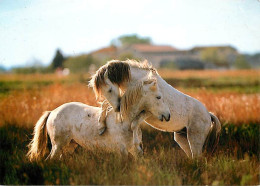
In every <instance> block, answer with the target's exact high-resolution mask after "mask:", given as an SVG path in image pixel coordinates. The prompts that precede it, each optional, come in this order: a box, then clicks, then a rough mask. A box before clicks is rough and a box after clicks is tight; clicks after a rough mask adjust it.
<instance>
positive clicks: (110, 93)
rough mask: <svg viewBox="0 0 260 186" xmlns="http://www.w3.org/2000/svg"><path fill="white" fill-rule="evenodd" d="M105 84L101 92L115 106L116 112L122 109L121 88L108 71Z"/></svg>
mask: <svg viewBox="0 0 260 186" xmlns="http://www.w3.org/2000/svg"><path fill="white" fill-rule="evenodd" d="M104 82H105V83H104V85H103V86H101V87H100V94H101V95H102V96H104V97H105V98H106V99H107V101H108V102H109V103H110V104H111V106H112V107H113V108H114V110H115V112H119V111H120V90H119V87H118V85H117V84H114V83H112V82H111V81H110V80H109V78H108V74H107V71H106V72H105V74H104Z"/></svg>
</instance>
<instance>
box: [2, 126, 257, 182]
mask: <svg viewBox="0 0 260 186" xmlns="http://www.w3.org/2000/svg"><path fill="white" fill-rule="evenodd" d="M31 133H32V128H23V127H17V126H14V125H7V124H6V125H5V126H3V127H1V128H0V138H1V144H0V145H1V151H0V158H1V165H0V166H1V168H0V170H1V175H0V184H113V185H118V184H131V185H146V184H152V185H174V184H185V185H186V184H196V185H197V184H241V185H244V184H259V183H260V182H259V179H258V178H259V171H257V170H258V168H259V124H250V125H249V124H247V125H240V126H235V125H232V124H226V125H225V126H223V129H222V133H221V137H220V142H219V145H218V148H217V150H216V152H215V153H214V154H213V155H212V156H206V157H204V158H200V159H195V160H191V159H187V158H186V157H185V155H184V153H183V152H182V151H181V150H180V148H179V147H178V145H177V144H176V143H175V142H174V140H173V133H164V132H160V131H156V130H154V129H151V128H148V129H144V130H143V139H144V147H145V149H144V151H145V155H144V157H143V158H140V159H138V160H136V161H134V160H133V158H131V157H128V159H127V160H125V159H122V158H120V157H119V156H118V155H117V154H113V153H108V152H102V151H98V150H96V151H94V152H88V151H86V150H84V149H81V148H77V149H76V152H75V153H74V154H73V155H72V156H68V157H67V158H66V159H63V160H61V161H48V162H45V161H41V162H38V163H31V162H29V161H28V159H27V158H26V156H25V154H26V153H27V150H28V149H27V145H28V143H29V141H30V139H31V138H32V136H31Z"/></svg>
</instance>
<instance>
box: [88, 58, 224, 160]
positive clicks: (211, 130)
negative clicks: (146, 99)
mask: <svg viewBox="0 0 260 186" xmlns="http://www.w3.org/2000/svg"><path fill="white" fill-rule="evenodd" d="M106 74H107V75H106ZM148 74H152V77H153V78H155V79H156V80H157V82H158V86H159V89H160V90H161V92H162V99H163V101H164V102H165V104H167V105H168V107H169V109H170V114H171V118H172V119H171V121H170V122H168V123H166V122H163V121H159V120H156V119H154V117H155V116H150V117H148V118H147V119H146V120H145V121H146V122H147V124H149V125H150V126H152V127H154V128H156V129H158V130H161V131H167V132H174V139H175V141H176V142H177V143H178V144H179V146H180V147H181V148H182V149H183V150H184V152H185V153H186V154H187V156H188V157H197V156H200V155H201V154H202V150H203V146H204V144H206V143H205V141H206V139H209V141H210V142H211V144H212V146H211V151H214V148H215V147H216V144H217V142H218V139H219V135H220V131H221V124H220V122H219V120H218V118H217V117H216V116H215V115H214V114H212V113H210V112H208V111H207V109H206V108H205V106H204V105H203V104H202V103H201V102H200V101H198V100H197V99H195V98H192V97H190V96H188V95H186V94H184V93H182V92H180V91H178V90H177V89H175V88H173V87H172V86H171V85H169V84H168V83H167V82H166V81H165V80H164V79H162V78H161V76H160V75H159V74H158V73H157V71H156V69H155V68H153V67H152V66H151V65H150V64H148V62H143V63H139V62H136V61H133V60H128V61H117V60H113V61H110V62H108V63H107V64H105V65H103V66H102V67H100V68H99V70H97V72H96V74H94V75H93V76H92V78H91V80H90V84H89V85H90V86H92V87H93V89H94V92H95V95H96V97H97V98H100V97H101V96H103V97H105V98H106V99H107V100H108V101H109V103H110V104H111V105H112V106H113V108H115V111H119V110H120V107H119V105H120V90H122V91H127V89H128V87H129V86H130V85H131V84H133V83H135V82H137V81H138V80H139V79H142V78H143V77H145V76H147V75H148ZM108 80H109V81H108ZM154 106H156V104H155V105H154ZM184 129H186V130H187V132H186V133H187V134H186V135H183V134H182V133H180V131H183V130H184ZM209 148H210V147H209Z"/></svg>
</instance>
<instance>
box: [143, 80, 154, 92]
mask: <svg viewBox="0 0 260 186" xmlns="http://www.w3.org/2000/svg"><path fill="white" fill-rule="evenodd" d="M143 84H144V85H146V86H148V87H149V88H150V90H152V91H155V90H156V89H157V81H156V79H148V80H145V81H144V82H143Z"/></svg>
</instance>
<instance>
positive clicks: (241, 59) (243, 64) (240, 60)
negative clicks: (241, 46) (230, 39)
mask: <svg viewBox="0 0 260 186" xmlns="http://www.w3.org/2000/svg"><path fill="white" fill-rule="evenodd" d="M234 66H235V68H237V69H249V68H251V67H250V64H249V63H248V62H247V61H246V58H245V56H244V55H239V56H238V57H237V59H236V61H235V64H234Z"/></svg>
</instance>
